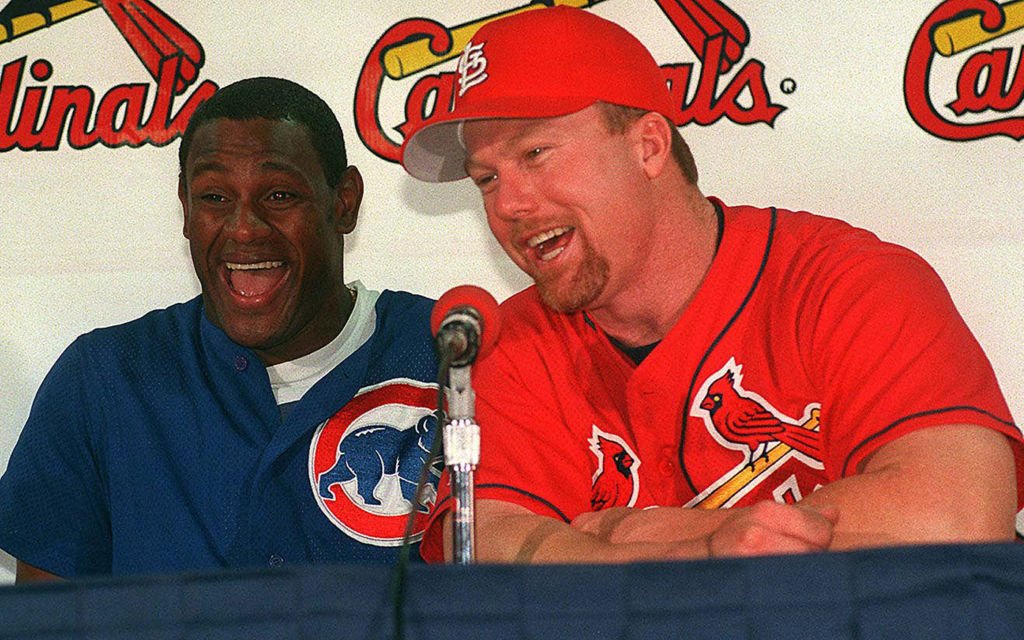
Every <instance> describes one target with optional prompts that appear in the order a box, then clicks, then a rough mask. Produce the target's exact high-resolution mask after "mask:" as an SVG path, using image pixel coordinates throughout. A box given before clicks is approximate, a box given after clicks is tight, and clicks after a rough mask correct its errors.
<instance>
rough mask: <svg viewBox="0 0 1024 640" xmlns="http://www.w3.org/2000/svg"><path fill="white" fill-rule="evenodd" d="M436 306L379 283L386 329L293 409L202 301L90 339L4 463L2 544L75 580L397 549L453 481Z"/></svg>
mask: <svg viewBox="0 0 1024 640" xmlns="http://www.w3.org/2000/svg"><path fill="white" fill-rule="evenodd" d="M374 301H375V302H374ZM432 306H433V302H432V301H431V300H429V299H427V298H424V297H421V296H417V295H413V294H409V293H404V292H393V291H384V292H381V293H380V294H376V293H374V292H366V291H365V290H364V289H361V290H360V296H359V299H358V300H357V304H356V309H355V310H353V318H350V320H349V322H350V323H351V322H353V319H354V318H355V317H356V316H357V315H359V314H363V315H362V317H361V319H362V320H363V321H364V322H365V324H366V325H367V326H368V327H369V328H368V329H367V330H366V331H364V332H362V333H361V335H356V336H353V338H352V339H353V340H356V341H357V344H355V345H353V344H349V345H347V348H349V349H350V351H351V355H349V356H348V357H347V358H345V360H344V361H343V362H342V363H341V364H339V365H338V366H336V367H334V368H333V369H332V370H330V372H329V373H327V374H326V375H325V376H324V377H323V378H321V379H320V380H319V381H318V382H316V384H314V385H313V386H312V387H311V388H310V389H309V390H308V391H307V392H306V393H305V394H304V395H303V396H302V397H301V399H300V400H298V402H296V403H294V404H293V405H292V406H290V408H289V411H288V412H287V413H285V414H284V417H282V412H281V411H280V410H279V408H278V406H277V404H276V403H275V400H274V395H273V392H272V390H271V384H270V381H269V378H268V375H267V370H266V368H265V367H264V366H263V364H262V362H261V361H260V360H259V359H258V358H257V356H256V354H255V353H253V352H252V351H250V350H249V349H247V348H244V347H241V346H239V345H237V344H235V343H234V342H232V341H231V340H230V339H229V338H228V337H227V335H226V334H224V332H223V331H221V330H220V329H219V328H217V327H216V326H214V325H213V324H211V323H210V322H209V321H208V320H207V319H206V316H205V314H204V311H203V305H202V301H201V299H200V298H196V299H193V300H191V301H189V302H186V303H182V304H178V305H174V306H171V307H169V308H167V309H164V310H160V311H154V312H151V313H149V314H147V315H145V316H143V317H142V318H139V319H138V320H135V321H133V322H129V323H127V324H124V325H120V326H117V327H111V328H105V329H98V330H95V331H92V332H90V333H88V334H86V335H84V336H81V337H80V338H78V339H77V340H75V341H74V343H72V344H71V346H69V347H68V349H67V350H66V351H65V352H64V353H63V354H62V355H61V357H60V358H59V360H58V361H57V363H56V364H55V365H54V367H53V369H52V370H51V371H50V373H49V374H48V375H47V377H46V379H45V380H44V382H43V384H42V385H41V387H40V389H39V392H38V394H37V396H36V399H35V401H34V403H33V406H32V410H31V413H30V416H29V419H28V421H27V423H26V425H25V427H24V429H23V431H22V434H21V436H20V439H19V441H18V444H17V445H16V447H15V449H14V451H13V453H12V455H11V459H10V462H9V464H8V467H7V471H6V472H5V474H4V476H3V477H2V478H0V548H3V549H4V550H6V551H7V552H8V553H10V554H11V555H13V556H14V557H16V558H18V559H19V560H22V561H24V562H26V563H28V564H30V565H33V566H36V567H38V568H40V569H43V570H45V571H48V572H51V573H54V574H57V575H60V576H66V577H72V576H82V575H90V574H116V575H124V574H138V573H166V572H176V571H182V570H201V569H213V568H220V567H240V566H267V565H271V566H274V565H280V564H286V563H321V562H358V563H388V562H392V561H393V560H394V559H395V558H396V557H397V555H398V552H399V546H400V544H401V541H402V535H403V533H404V529H405V526H406V522H407V518H408V513H409V511H410V509H414V510H415V512H416V515H415V518H416V521H415V531H416V536H415V538H416V539H418V538H419V536H420V535H421V532H422V530H423V527H424V526H425V524H426V516H427V513H428V511H429V508H430V506H431V505H432V504H433V499H434V496H435V495H436V494H435V493H434V492H433V486H431V487H430V489H431V491H429V492H425V493H427V494H428V495H426V497H425V498H426V499H421V500H419V501H416V500H415V499H414V495H413V488H414V487H415V483H416V481H417V479H418V477H419V473H420V469H421V468H422V466H423V464H424V462H425V461H426V460H427V457H428V453H427V452H428V451H429V450H430V446H431V444H432V442H433V437H434V433H435V431H436V429H435V427H436V424H435V422H436V421H435V419H434V416H433V414H432V411H433V410H434V408H435V407H436V402H437V382H436V358H435V355H434V351H433V344H432V340H431V335H430V327H429V316H430V311H431V309H432ZM429 477H430V478H431V480H432V482H433V484H434V485H436V479H437V474H436V473H431V474H430V476H429ZM414 502H418V503H417V504H416V505H415V506H413V503H414ZM413 556H414V557H416V556H418V554H416V553H414V554H413Z"/></svg>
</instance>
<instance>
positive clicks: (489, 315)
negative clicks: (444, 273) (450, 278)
mask: <svg viewBox="0 0 1024 640" xmlns="http://www.w3.org/2000/svg"><path fill="white" fill-rule="evenodd" d="M459 307H470V308H472V309H475V310H476V312H477V313H478V314H479V315H480V324H481V333H482V334H483V335H481V336H480V352H479V354H478V355H477V358H482V357H483V356H485V355H487V353H488V352H489V351H490V350H491V348H492V347H494V343H496V342H497V341H498V334H499V333H500V332H501V314H500V313H499V312H498V301H497V300H495V299H494V296H492V295H491V294H490V293H488V292H487V291H486V290H485V289H482V288H480V287H478V286H476V285H472V284H463V285H459V286H457V287H454V288H452V289H449V290H448V291H446V292H445V293H444V295H442V296H441V297H440V298H438V300H437V302H435V303H434V310H433V312H432V313H431V314H430V331H431V333H432V334H433V335H434V336H437V332H438V331H439V330H440V329H441V323H442V322H444V319H445V316H447V315H448V314H449V313H451V312H452V311H454V310H455V309H458V308H459Z"/></svg>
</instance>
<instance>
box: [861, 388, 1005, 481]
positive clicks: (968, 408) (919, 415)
mask: <svg viewBox="0 0 1024 640" xmlns="http://www.w3.org/2000/svg"><path fill="white" fill-rule="evenodd" d="M951 411H974V412H976V413H980V414H983V415H986V416H988V417H990V418H992V419H993V420H995V421H997V422H999V423H1001V424H1005V425H1006V426H1008V427H1012V428H1014V429H1016V428H1018V427H1017V425H1016V424H1014V423H1013V422H1010V421H1008V420H1004V419H1003V418H1000V417H999V416H997V415H994V414H992V413H990V412H988V411H985V410H984V409H980V408H978V407H972V406H968V405H964V406H956V407H943V408H941V409H932V410H930V411H922V412H920V413H912V414H910V415H909V416H904V417H903V418H900V419H899V420H896V421H895V422H892V423H891V424H889V425H888V426H886V427H885V428H884V429H882V430H880V431H878V432H877V433H875V434H874V435H872V436H869V437H867V438H865V439H864V440H863V441H862V442H861V443H860V444H858V445H857V446H856V447H854V448H853V449H852V450H851V451H850V454H849V455H848V456H846V460H844V461H843V475H844V476H845V475H846V474H847V473H848V472H849V467H850V461H851V460H852V459H853V458H854V457H855V456H856V455H857V452H858V451H860V450H861V449H863V448H864V447H865V446H867V445H868V444H870V443H872V442H874V441H875V440H877V439H878V438H880V437H882V436H884V435H885V434H887V433H889V432H890V431H892V430H893V429H895V428H896V427H898V426H899V425H901V424H903V423H904V422H907V421H908V420H914V419H916V418H923V417H924V416H933V415H936V414H940V413H949V412H951Z"/></svg>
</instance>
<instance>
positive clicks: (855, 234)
mask: <svg viewBox="0 0 1024 640" xmlns="http://www.w3.org/2000/svg"><path fill="white" fill-rule="evenodd" d="M723 208H724V211H725V216H726V217H725V220H726V223H725V224H726V234H727V235H728V234H733V235H734V236H736V235H741V236H743V237H744V238H745V240H746V241H747V242H750V243H753V244H756V245H758V246H764V247H765V263H766V265H767V266H768V267H769V268H772V267H774V268H775V271H777V272H779V273H780V274H782V276H783V277H785V278H786V280H787V281H788V282H790V283H792V282H796V281H804V282H807V283H808V284H813V283H817V284H819V285H827V284H829V283H831V282H832V281H834V280H835V279H860V278H866V279H867V280H870V281H872V282H874V283H875V284H877V282H878V278H880V277H886V276H892V277H895V278H897V279H898V280H899V281H901V282H906V281H907V280H908V279H909V280H912V281H914V282H915V283H927V282H931V283H933V284H934V283H936V282H939V280H938V276H937V275H936V273H935V271H934V270H933V269H932V268H931V266H930V265H929V264H928V263H927V261H925V260H924V259H923V258H922V257H921V256H919V255H918V254H917V253H915V252H914V251H912V250H910V249H908V248H907V247H904V246H901V245H898V244H895V243H892V242H887V241H884V240H882V239H880V238H879V237H878V236H877V235H876V234H875V233H873V232H872V231H869V230H867V229H863V228H860V227H857V226H854V225H852V224H850V223H849V222H846V221H844V220H840V219H838V218H834V217H830V216H827V215H821V214H817V213H811V212H808V211H792V210H788V209H783V208H779V207H768V208H758V207H751V206H733V207H723ZM733 239H734V240H735V237H734V238H733ZM755 240H756V242H754V241H755ZM736 244H737V243H735V242H733V243H732V245H733V246H735V245H736ZM744 244H745V243H744Z"/></svg>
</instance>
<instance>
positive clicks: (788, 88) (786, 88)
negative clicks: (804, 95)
mask: <svg viewBox="0 0 1024 640" xmlns="http://www.w3.org/2000/svg"><path fill="white" fill-rule="evenodd" d="M779 88H780V89H782V93H784V94H786V95H787V96H788V95H789V94H791V93H793V92H794V91H796V80H794V79H793V78H786V79H785V80H783V81H782V83H781V84H780V85H779Z"/></svg>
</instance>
